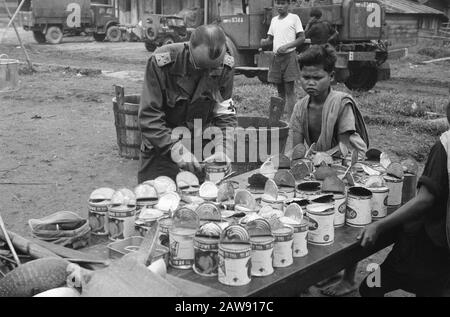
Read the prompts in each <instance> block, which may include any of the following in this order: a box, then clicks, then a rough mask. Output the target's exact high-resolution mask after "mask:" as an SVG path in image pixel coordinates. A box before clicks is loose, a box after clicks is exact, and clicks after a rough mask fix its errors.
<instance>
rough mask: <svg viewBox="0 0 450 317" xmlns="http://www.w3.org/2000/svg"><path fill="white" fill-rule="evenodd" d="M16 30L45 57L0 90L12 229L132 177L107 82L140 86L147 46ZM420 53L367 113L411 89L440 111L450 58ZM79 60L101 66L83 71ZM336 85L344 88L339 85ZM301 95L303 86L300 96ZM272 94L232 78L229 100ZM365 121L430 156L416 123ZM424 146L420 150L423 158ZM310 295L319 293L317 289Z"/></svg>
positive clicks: (401, 147)
mask: <svg viewBox="0 0 450 317" xmlns="http://www.w3.org/2000/svg"><path fill="white" fill-rule="evenodd" d="M0 32H2V30H1V29H0ZM0 34H1V33H0ZM21 34H22V35H23V36H24V41H25V43H27V48H28V49H29V51H30V56H31V58H32V60H33V62H35V63H40V64H43V65H41V66H39V67H37V70H38V71H37V72H36V73H34V74H22V75H21V77H20V80H21V84H20V89H19V90H18V91H16V92H9V93H0V111H1V113H2V115H1V117H0V149H1V151H0V158H1V160H0V192H1V195H0V196H1V200H2V206H1V212H2V215H3V217H4V218H5V221H6V223H7V226H8V228H9V229H10V230H12V231H16V232H18V233H20V234H23V235H25V236H27V235H29V228H28V224H27V222H28V220H29V219H31V218H40V217H43V216H46V215H49V214H51V213H53V212H56V211H60V210H71V211H75V212H78V213H79V214H80V215H82V216H87V204H86V202H87V199H88V197H89V194H90V193H91V192H92V191H93V190H94V189H96V188H98V187H104V186H105V187H112V188H117V189H118V188H121V187H127V188H133V187H134V186H135V185H136V172H137V162H136V161H130V160H126V159H123V158H121V157H119V155H118V148H117V143H116V133H115V126H114V115H113V108H112V97H113V95H114V87H113V85H115V84H119V85H123V86H124V87H125V91H126V94H127V95H128V94H139V93H140V90H141V85H142V78H143V70H144V67H145V63H146V61H147V59H148V57H149V56H150V53H149V52H147V51H146V50H145V48H144V45H143V44H142V43H96V42H90V41H89V42H86V41H87V40H89V39H88V38H72V39H69V40H66V41H65V42H64V43H63V44H60V45H57V46H52V45H37V44H35V43H34V41H33V39H32V37H31V36H30V33H26V32H21ZM0 53H6V54H8V55H9V56H10V58H16V59H20V60H21V61H24V56H23V54H22V51H21V50H20V48H19V47H18V46H17V42H16V40H15V37H14V36H13V33H12V32H10V33H9V35H8V38H7V41H6V44H1V46H0ZM422 59H423V58H422ZM425 59H426V58H425ZM419 60H420V58H419ZM417 61H418V60H417V59H416V57H415V56H412V57H410V58H408V59H405V60H402V61H396V62H393V63H392V65H393V68H392V76H393V79H391V80H390V81H387V82H381V83H379V84H377V86H376V88H375V89H374V90H373V91H371V92H369V93H366V94H361V95H357V96H356V97H357V99H358V101H361V103H362V104H363V106H362V109H363V113H364V114H365V115H370V114H373V109H374V107H376V106H377V105H376V103H377V100H381V99H383V98H388V99H389V98H390V96H400V97H399V98H400V99H402V100H403V99H405V100H406V99H407V98H410V96H412V95H413V96H416V97H417V98H422V99H425V100H435V102H434V103H433V105H440V107H441V108H439V107H437V108H439V109H437V108H436V109H434V110H435V111H436V112H438V113H439V112H440V113H442V109H443V108H442V107H443V105H441V103H442V102H441V100H446V99H447V98H448V87H449V85H450V67H448V65H449V64H444V66H445V67H443V65H442V64H440V65H438V64H433V65H426V66H424V65H417V64H416V62H417ZM45 64H47V65H48V64H52V65H55V64H56V65H66V66H67V65H70V66H72V67H73V68H71V69H62V68H55V67H48V66H45ZM77 68H78V69H77ZM84 68H93V69H99V70H101V71H102V72H103V73H102V74H97V73H95V72H86V71H83V69H84ZM337 89H343V90H344V89H345V88H344V87H343V86H342V85H338V86H337ZM255 91H256V93H255ZM302 94H303V92H302V91H301V89H299V96H301V95H302ZM271 95H275V89H274V88H273V87H271V86H264V85H261V84H260V83H259V82H258V81H257V80H255V79H246V78H244V77H242V76H238V77H236V89H235V97H236V98H235V99H236V101H237V104H238V109H239V112H240V115H252V114H257V115H263V116H264V115H267V109H268V107H267V106H268V102H269V97H270V96H271ZM386 96H387V97H386ZM402 96H404V97H402ZM408 100H409V99H408ZM397 118H400V115H397V114H395V113H394V114H392V115H391V119H392V120H393V121H395V120H397ZM408 120H409V119H408ZM368 126H369V133H370V135H371V138H372V145H371V146H372V147H377V148H381V149H384V150H390V151H393V152H394V153H397V154H398V155H400V156H408V155H412V156H415V154H414V153H413V152H414V151H417V148H420V149H421V151H422V152H423V153H425V156H426V153H427V150H428V148H429V147H425V148H423V147H424V144H425V145H428V146H431V145H432V144H433V143H434V142H435V141H436V136H435V135H432V134H427V133H422V132H421V130H420V129H416V130H410V129H409V128H408V127H402V126H398V125H388V127H387V126H386V125H379V124H372V123H369V125H368ZM423 153H422V154H421V155H422V156H420V155H419V156H418V157H425V156H424V155H423ZM422 163H423V160H422ZM11 183H19V184H17V185H14V184H11ZM386 252H387V251H386V250H385V251H383V252H381V253H379V254H377V255H374V256H372V257H371V258H369V259H367V260H365V261H363V262H361V263H360V266H359V268H358V280H359V281H360V280H361V279H362V278H363V276H364V275H365V274H366V273H365V267H366V266H367V263H369V262H373V261H374V262H377V263H381V262H382V260H383V259H384V257H385V256H386ZM312 295H318V292H317V290H313V291H312ZM397 295H406V294H404V293H397ZM352 296H355V294H352Z"/></svg>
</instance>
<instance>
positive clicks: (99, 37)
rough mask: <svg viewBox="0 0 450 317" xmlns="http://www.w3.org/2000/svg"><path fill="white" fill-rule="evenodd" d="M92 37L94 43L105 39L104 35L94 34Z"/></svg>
mask: <svg viewBox="0 0 450 317" xmlns="http://www.w3.org/2000/svg"><path fill="white" fill-rule="evenodd" d="M93 37H94V40H95V41H96V42H103V41H104V40H105V38H106V34H100V33H94V35H93Z"/></svg>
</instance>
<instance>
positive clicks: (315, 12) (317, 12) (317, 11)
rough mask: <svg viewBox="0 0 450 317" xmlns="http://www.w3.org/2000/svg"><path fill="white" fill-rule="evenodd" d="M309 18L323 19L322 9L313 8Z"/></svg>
mask: <svg viewBox="0 0 450 317" xmlns="http://www.w3.org/2000/svg"><path fill="white" fill-rule="evenodd" d="M309 16H310V17H315V18H318V19H320V18H321V17H322V11H320V9H317V8H313V9H312V10H311V13H310V14H309Z"/></svg>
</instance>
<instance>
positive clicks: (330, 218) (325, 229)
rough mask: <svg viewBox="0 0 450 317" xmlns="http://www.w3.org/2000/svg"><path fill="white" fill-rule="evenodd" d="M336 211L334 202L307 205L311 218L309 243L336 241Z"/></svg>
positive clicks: (326, 243)
mask: <svg viewBox="0 0 450 317" xmlns="http://www.w3.org/2000/svg"><path fill="white" fill-rule="evenodd" d="M334 213H335V211H334V205H332V204H311V205H308V206H307V207H306V215H307V217H308V219H309V233H308V242H309V243H311V244H314V245H331V244H333V243H334Z"/></svg>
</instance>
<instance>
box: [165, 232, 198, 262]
mask: <svg viewBox="0 0 450 317" xmlns="http://www.w3.org/2000/svg"><path fill="white" fill-rule="evenodd" d="M195 232H196V229H192V228H179V227H178V228H177V227H174V226H172V227H171V228H170V231H169V241H170V255H169V264H170V266H171V267H173V268H176V269H183V270H187V269H190V268H192V265H193V264H194V258H195V253H194V236H195Z"/></svg>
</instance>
